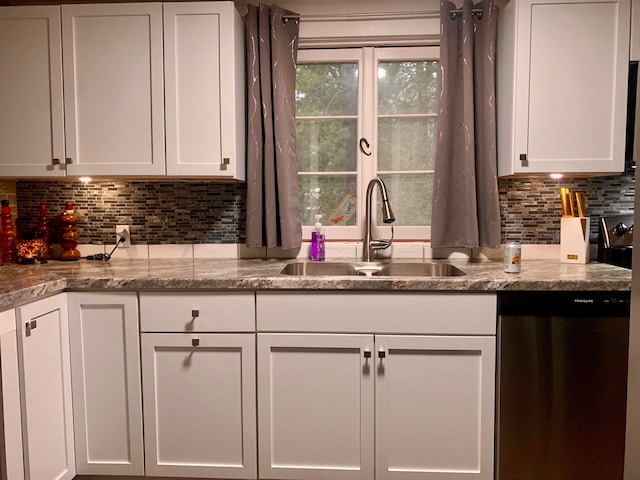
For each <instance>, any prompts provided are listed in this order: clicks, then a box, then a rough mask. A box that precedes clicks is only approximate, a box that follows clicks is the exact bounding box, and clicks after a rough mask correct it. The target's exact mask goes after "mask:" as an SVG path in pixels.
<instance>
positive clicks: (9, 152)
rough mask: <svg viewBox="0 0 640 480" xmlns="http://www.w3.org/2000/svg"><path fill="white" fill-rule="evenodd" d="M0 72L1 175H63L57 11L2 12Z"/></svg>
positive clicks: (47, 8)
mask: <svg viewBox="0 0 640 480" xmlns="http://www.w3.org/2000/svg"><path fill="white" fill-rule="evenodd" d="M0 72H2V74H0V105H2V112H1V113H0V176H10V177H20V176H42V177H46V176H52V177H56V176H57V177H60V176H64V175H65V168H64V159H65V151H64V114H63V106H62V45H61V36H60V7H58V6H30V7H3V8H0Z"/></svg>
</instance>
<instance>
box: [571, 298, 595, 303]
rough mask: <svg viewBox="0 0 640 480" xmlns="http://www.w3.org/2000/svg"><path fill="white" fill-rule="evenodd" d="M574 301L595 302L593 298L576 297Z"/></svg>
mask: <svg viewBox="0 0 640 480" xmlns="http://www.w3.org/2000/svg"><path fill="white" fill-rule="evenodd" d="M573 303H594V301H593V298H574V299H573Z"/></svg>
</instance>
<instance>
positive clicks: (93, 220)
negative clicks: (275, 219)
mask: <svg viewBox="0 0 640 480" xmlns="http://www.w3.org/2000/svg"><path fill="white" fill-rule="evenodd" d="M16 190H17V195H18V205H19V207H20V215H19V217H18V220H17V224H18V231H19V232H25V231H29V230H30V229H33V227H34V226H35V223H36V220H37V215H38V207H39V205H40V204H41V203H46V204H47V206H48V211H49V218H50V221H51V225H52V229H51V230H52V235H53V234H54V233H55V232H57V230H58V229H57V228H56V226H57V225H58V217H59V216H60V215H61V214H62V211H63V209H64V204H65V202H73V203H74V208H75V213H76V215H77V216H78V231H79V232H80V243H93V244H113V242H114V237H115V226H116V225H130V226H131V241H132V242H133V243H138V244H174V243H175V244H199V243H228V244H232V243H240V244H242V243H245V241H246V240H245V235H244V225H245V211H246V208H245V199H246V190H247V189H246V185H245V184H240V183H218V182H165V181H108V182H96V183H89V184H82V183H79V182H48V181H47V182H34V181H28V182H17V185H16ZM52 241H54V242H55V241H56V238H55V236H53V237H52Z"/></svg>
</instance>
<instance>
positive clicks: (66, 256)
mask: <svg viewBox="0 0 640 480" xmlns="http://www.w3.org/2000/svg"><path fill="white" fill-rule="evenodd" d="M77 223H78V217H76V214H75V213H74V211H73V202H67V203H66V204H65V210H64V213H63V214H62V215H61V216H60V225H61V227H62V239H61V241H60V246H61V247H62V253H61V254H60V260H78V259H79V258H80V251H79V250H78V249H77V248H76V247H77V246H78V238H79V235H78V227H77Z"/></svg>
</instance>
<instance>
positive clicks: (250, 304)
mask: <svg viewBox="0 0 640 480" xmlns="http://www.w3.org/2000/svg"><path fill="white" fill-rule="evenodd" d="M140 328H141V330H142V331H143V332H254V331H255V297H254V294H253V292H240V293H209V292H207V293H176V292H174V293H163V292H143V293H140Z"/></svg>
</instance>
